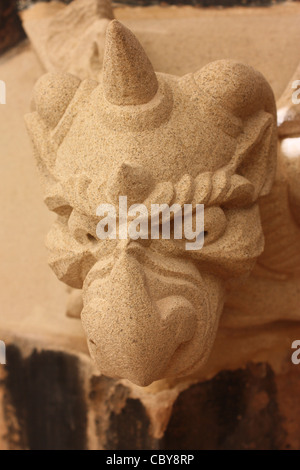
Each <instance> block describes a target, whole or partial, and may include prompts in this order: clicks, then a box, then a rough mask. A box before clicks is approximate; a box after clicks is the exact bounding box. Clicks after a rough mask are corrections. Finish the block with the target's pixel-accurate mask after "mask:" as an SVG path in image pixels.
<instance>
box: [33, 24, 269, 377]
mask: <svg viewBox="0 0 300 470" xmlns="http://www.w3.org/2000/svg"><path fill="white" fill-rule="evenodd" d="M34 103H35V111H34V112H33V113H31V114H30V115H28V116H27V125H28V128H29V132H30V134H31V136H32V140H33V143H34V146H35V149H36V155H37V159H38V166H39V169H40V173H41V176H42V181H43V185H44V188H45V202H46V204H47V206H48V207H49V209H50V210H52V211H54V212H56V213H57V214H58V218H57V221H56V223H55V224H54V226H53V228H52V230H51V232H50V233H49V235H48V240H47V244H48V247H49V250H50V265H51V267H52V269H53V270H54V272H55V273H56V275H57V276H58V278H59V279H60V280H62V281H63V282H65V283H67V284H69V285H70V286H72V287H75V288H83V298H84V309H83V312H82V322H83V326H84V329H85V332H86V335H87V338H88V344H89V348H90V351H91V355H92V357H93V358H94V359H95V361H96V363H97V364H98V366H99V369H100V371H101V372H102V373H104V374H106V375H109V376H114V377H125V378H127V379H129V380H131V381H132V382H134V383H137V384H139V385H148V384H150V383H151V382H152V381H154V380H158V379H160V378H163V377H171V376H182V375H187V374H189V373H192V372H194V371H196V370H197V369H199V368H200V367H201V366H202V365H203V364H204V363H205V361H206V360H207V358H208V356H209V353H210V351H211V348H212V345H213V342H214V338H215V334H216V330H217V327H218V321H219V317H220V314H221V312H222V308H223V305H224V297H225V289H226V284H227V283H228V282H229V281H230V280H231V279H233V278H240V277H242V276H246V275H247V274H249V272H250V271H251V269H252V267H253V265H254V263H255V260H256V258H257V257H258V256H259V255H260V254H261V253H262V251H263V246H264V240H263V233H262V229H261V225H260V215H259V209H258V203H257V202H258V199H259V198H260V197H261V196H264V195H266V194H267V193H268V191H269V190H270V188H271V185H272V181H273V177H274V172H275V162H276V119H275V112H276V109H275V102H274V97H273V93H272V91H271V88H270V87H269V85H268V83H267V82H266V80H265V79H264V78H263V76H262V75H261V74H260V73H258V72H256V71H255V70H253V69H252V68H251V67H249V66H246V65H243V64H240V63H237V62H235V61H228V60H221V61H217V62H214V63H211V64H208V65H207V66H205V67H204V68H202V69H201V70H200V71H198V72H196V73H191V74H189V75H186V76H184V77H182V78H179V77H174V76H170V75H165V74H161V73H155V72H154V70H153V67H152V65H151V63H150V61H149V59H148V57H147V55H146V53H145V52H144V50H143V49H142V47H141V45H140V44H139V42H138V41H137V39H136V38H135V37H134V35H133V34H132V33H131V32H130V31H129V30H128V29H126V28H125V27H124V26H122V25H121V24H120V23H119V22H117V21H112V22H111V23H110V25H109V27H108V30H107V35H106V47H105V57H104V64H103V72H102V78H101V80H100V82H99V83H98V82H95V81H92V80H84V81H80V80H79V79H78V78H76V77H74V76H72V75H68V74H48V75H45V76H44V77H42V78H41V79H40V80H39V81H38V83H37V85H36V87H35V91H34ZM120 196H127V200H128V204H131V205H133V204H144V206H146V207H150V205H151V204H168V205H169V206H171V205H172V204H178V205H179V206H180V207H183V206H184V205H185V204H192V207H193V208H196V205H197V204H204V208H205V209H204V220H205V222H204V235H205V239H204V246H203V248H202V249H201V250H198V249H195V250H189V251H187V250H186V243H185V242H186V240H184V239H176V237H174V231H172V229H171V230H170V237H169V238H170V239H162V238H161V237H160V238H159V239H150V238H148V239H147V238H146V237H145V238H143V239H134V237H131V238H130V237H127V239H118V238H117V239H112V238H109V237H108V238H107V239H105V240H99V239H98V237H97V234H96V227H97V224H98V223H99V217H97V215H96V211H97V207H98V206H99V205H100V204H110V205H115V206H118V204H119V198H120ZM118 223H120V220H118Z"/></svg>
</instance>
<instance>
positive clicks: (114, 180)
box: [106, 163, 154, 205]
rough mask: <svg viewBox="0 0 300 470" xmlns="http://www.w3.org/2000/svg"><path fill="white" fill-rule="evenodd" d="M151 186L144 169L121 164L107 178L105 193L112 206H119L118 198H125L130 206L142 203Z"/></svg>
mask: <svg viewBox="0 0 300 470" xmlns="http://www.w3.org/2000/svg"><path fill="white" fill-rule="evenodd" d="M153 185H154V182H153V178H152V176H151V175H150V174H149V173H148V172H147V171H146V170H145V168H144V167H140V166H134V165H131V164H129V163H121V165H119V166H118V167H117V169H116V170H115V171H114V172H113V173H112V175H111V177H110V178H109V180H108V182H107V189H106V193H107V196H108V199H109V200H110V201H111V202H112V203H113V204H119V197H120V196H127V201H128V204H129V205H131V204H134V203H142V202H143V201H144V199H146V197H147V196H148V194H149V193H150V191H151V189H152V187H153Z"/></svg>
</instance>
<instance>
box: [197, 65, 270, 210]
mask: <svg viewBox="0 0 300 470" xmlns="http://www.w3.org/2000/svg"><path fill="white" fill-rule="evenodd" d="M194 78H195V81H196V83H197V85H198V87H199V89H200V90H201V92H202V93H204V94H205V95H206V96H208V97H209V101H210V102H211V103H213V105H214V106H215V108H216V110H217V109H218V108H221V109H222V111H224V110H225V111H226V112H228V115H229V116H230V115H231V116H234V117H235V118H237V119H238V120H239V122H240V124H241V129H242V131H241V132H240V133H239V135H238V136H237V147H236V151H235V154H234V156H233V158H232V160H231V162H230V163H229V165H228V166H227V168H226V170H228V173H229V175H230V174H231V175H232V185H231V188H230V190H229V192H228V193H227V195H226V201H227V203H228V204H230V201H231V204H232V205H240V203H241V202H242V201H239V199H241V198H243V197H244V194H245V190H246V189H247V193H248V194H249V198H250V200H249V198H248V201H247V202H248V203H251V202H254V201H256V200H257V198H258V197H260V196H264V195H266V194H268V192H269V191H270V189H271V186H272V183H273V180H274V176H275V171H276V157H277V136H276V104H275V99H274V95H273V92H272V89H271V87H270V85H269V84H268V82H267V81H266V79H265V78H264V77H263V75H262V74H261V73H259V72H257V71H256V70H254V69H253V68H252V67H250V66H248V65H244V64H240V63H238V62H236V61H232V60H220V61H217V62H213V63H211V64H208V65H207V66H205V67H204V68H203V69H201V70H200V71H199V72H197V73H196V74H195V75H194ZM223 115H224V113H223ZM228 173H227V174H228ZM249 183H250V185H251V186H252V187H253V189H251V187H250V186H249ZM250 193H251V197H250Z"/></svg>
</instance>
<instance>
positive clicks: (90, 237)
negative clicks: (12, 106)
mask: <svg viewBox="0 0 300 470" xmlns="http://www.w3.org/2000/svg"><path fill="white" fill-rule="evenodd" d="M87 239H88V240H89V241H90V242H92V243H95V242H96V241H97V239H96V237H94V235H92V234H91V233H88V234H87Z"/></svg>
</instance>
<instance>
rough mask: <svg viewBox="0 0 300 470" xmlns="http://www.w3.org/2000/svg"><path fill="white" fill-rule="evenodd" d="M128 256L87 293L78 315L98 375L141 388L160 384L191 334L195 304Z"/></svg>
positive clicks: (194, 321)
mask: <svg viewBox="0 0 300 470" xmlns="http://www.w3.org/2000/svg"><path fill="white" fill-rule="evenodd" d="M153 276H154V273H153V272H151V271H150V270H149V269H148V268H145V267H144V266H142V265H141V264H140V262H139V261H138V260H137V259H135V258H134V256H133V255H132V254H128V253H127V252H126V251H125V252H124V253H122V255H121V256H120V258H119V259H118V261H117V262H116V264H115V266H114V267H113V269H112V271H111V273H110V275H109V276H107V277H106V278H102V279H96V280H94V281H93V282H91V284H90V285H89V287H88V288H87V294H86V295H85V299H84V300H85V307H84V310H83V313H82V321H83V326H84V329H85V331H86V334H87V338H88V344H89V348H90V351H91V355H92V357H93V358H94V360H95V361H96V363H97V365H98V367H99V369H100V371H101V372H102V373H103V374H105V375H108V376H113V377H122V378H127V379H129V380H131V381H132V382H134V383H136V384H138V385H141V386H145V385H149V384H150V383H151V382H153V381H155V380H158V379H159V378H160V377H161V376H162V375H163V371H164V370H165V369H166V368H167V367H168V368H169V367H170V364H171V363H172V360H173V357H174V354H175V352H176V351H178V349H179V348H180V347H181V345H182V344H184V343H187V342H189V341H190V340H191V339H192V338H193V336H194V333H195V329H196V323H197V316H196V310H195V308H194V306H193V304H192V303H191V302H190V301H189V300H188V299H187V298H186V297H184V296H182V295H176V293H175V292H172V291H169V292H168V289H167V288H166V285H165V284H164V282H160V280H159V276H157V277H156V280H155V285H156V288H155V289H153V286H154V284H153V282H154V277H153Z"/></svg>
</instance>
